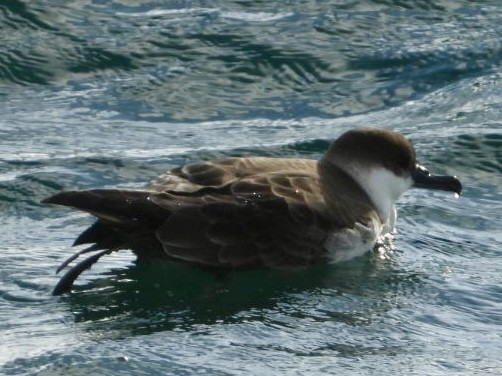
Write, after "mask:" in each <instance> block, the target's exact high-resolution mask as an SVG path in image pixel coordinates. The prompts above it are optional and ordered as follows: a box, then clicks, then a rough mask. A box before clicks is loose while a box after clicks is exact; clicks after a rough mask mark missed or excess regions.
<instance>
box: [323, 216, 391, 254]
mask: <svg viewBox="0 0 502 376" xmlns="http://www.w3.org/2000/svg"><path fill="white" fill-rule="evenodd" d="M395 220H396V211H395V209H394V208H392V210H391V215H390V218H388V220H387V221H386V222H385V223H382V222H380V219H379V218H375V217H372V219H371V220H370V221H369V222H368V223H366V224H363V223H360V222H356V224H355V226H354V227H353V228H345V229H342V230H338V231H335V232H333V233H332V234H331V235H330V236H329V237H328V239H326V242H325V243H324V248H326V250H327V251H328V260H329V262H330V263H332V264H334V263H338V262H342V261H348V260H352V259H353V258H356V257H359V256H362V255H364V254H365V253H367V252H369V251H370V250H372V249H373V248H374V247H375V244H376V243H377V242H378V241H379V240H380V239H382V238H383V237H384V236H385V235H386V234H388V233H390V232H392V231H393V230H394V224H395Z"/></svg>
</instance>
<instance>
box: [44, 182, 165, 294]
mask: <svg viewBox="0 0 502 376" xmlns="http://www.w3.org/2000/svg"><path fill="white" fill-rule="evenodd" d="M154 195H162V193H157V192H149V191H141V190H137V191H135V190H121V189H95V190H88V191H69V192H61V193H58V194H56V195H54V196H51V197H49V198H47V199H45V200H43V201H42V202H43V203H50V204H57V205H63V206H69V207H73V208H76V209H79V210H82V211H85V212H88V213H90V214H92V215H94V216H96V217H97V218H98V220H97V221H96V222H95V223H94V224H93V225H92V226H90V227H89V228H88V229H87V230H85V231H84V232H83V233H82V234H80V235H79V236H78V237H77V239H76V240H75V242H74V244H73V245H74V246H76V245H81V244H89V243H90V244H93V245H91V246H90V247H88V248H85V249H83V250H81V251H79V252H77V253H75V254H73V255H72V256H71V257H70V258H68V259H67V260H66V261H64V262H63V263H62V264H61V266H60V267H59V268H58V269H57V273H58V272H60V271H61V270H62V269H64V268H65V267H66V266H67V265H68V264H70V263H71V262H72V261H73V260H75V259H76V258H77V257H79V256H80V255H82V254H84V253H89V252H95V253H94V254H93V255H92V256H89V257H88V258H86V259H84V260H83V261H81V262H79V263H78V264H77V265H75V266H74V267H72V268H71V269H70V270H68V271H67V272H66V273H65V274H64V275H63V277H61V279H60V280H59V282H58V284H57V285H56V287H55V288H54V290H53V291H52V294H53V295H61V294H63V293H65V292H68V291H70V290H71V287H72V285H73V283H74V282H75V280H76V279H77V278H78V276H79V275H80V274H81V273H82V272H83V271H85V270H86V269H89V268H90V267H91V266H92V265H93V264H94V263H96V262H97V261H98V260H99V259H100V258H101V257H102V256H104V255H105V254H109V253H111V252H113V251H117V250H119V249H121V248H131V249H133V250H134V249H135V248H137V247H145V248H154V249H155V248H156V246H157V244H152V239H154V236H153V233H154V231H155V230H156V229H157V228H158V227H159V226H160V225H161V224H162V223H163V222H164V221H165V220H166V218H167V217H168V216H169V211H168V210H167V209H166V208H162V207H160V206H158V205H156V204H155V203H153V201H154V200H151V199H150V198H151V197H152V196H154ZM153 243H156V242H155V240H154V241H153Z"/></svg>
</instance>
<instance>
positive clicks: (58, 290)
mask: <svg viewBox="0 0 502 376" xmlns="http://www.w3.org/2000/svg"><path fill="white" fill-rule="evenodd" d="M112 251H114V250H112V249H105V250H103V251H101V252H98V253H96V254H94V255H92V256H89V257H88V258H86V259H85V260H82V261H80V262H79V263H78V264H77V265H75V266H74V267H73V268H71V269H70V270H68V271H67V272H66V273H65V275H63V276H62V277H61V279H60V280H59V282H58V283H57V285H56V287H54V290H52V295H62V294H64V293H66V292H70V290H71V287H72V286H73V282H75V280H76V279H77V278H78V276H79V275H80V274H82V272H83V271H84V270H87V269H89V268H90V267H91V266H92V265H93V264H95V263H96V262H97V261H98V260H99V259H100V258H101V257H102V256H104V255H106V254H107V253H111V252H112Z"/></svg>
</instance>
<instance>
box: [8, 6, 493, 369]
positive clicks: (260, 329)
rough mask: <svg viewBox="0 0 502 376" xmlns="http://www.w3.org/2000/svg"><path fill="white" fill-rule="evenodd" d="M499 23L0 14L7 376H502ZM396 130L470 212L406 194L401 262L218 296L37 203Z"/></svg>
mask: <svg viewBox="0 0 502 376" xmlns="http://www.w3.org/2000/svg"><path fill="white" fill-rule="evenodd" d="M501 18H502V4H501V3H500V2H499V1H497V0H493V1H467V0H458V1H457V0H455V1H453V0H442V1H441V0H439V1H428V0H420V1H418V0H417V1H400V0H373V1H363V0H360V1H357V0H352V1H350V0H338V1H313V0H305V1H297V2H294V1H293V2H292V1H276V2H271V1H270V2H269V1H199V2H197V1H176V2H174V1H169V2H167V1H166V2H153V1H128V0H116V1H106V0H100V1H98V0H95V1H91V0H89V1H78V2H77V1H74V2H68V1H57V0H41V1H27V0H26V1H19V0H5V1H1V2H0V30H1V38H0V210H1V216H0V225H1V230H2V231H1V237H0V239H1V246H0V249H1V254H0V374H7V375H10V374H29V375H32V374H38V375H54V374H61V375H63V374H64V375H88V374H96V375H116V374H144V375H147V374H148V375H150V374H151V375H154V374H155V375H157V374H173V375H192V374H210V375H285V374H287V375H328V374H333V375H389V374H396V375H403V374H406V375H412V374H417V375H445V374H452V375H458V374H462V375H471V374H479V375H499V374H501V373H502V355H501V354H502V351H501V349H502V327H501V324H502V318H501V317H502V287H501V286H502V284H501V282H502V231H501V229H502V219H501V218H502V216H501V213H502V181H501V174H502V121H501V114H502V110H501V108H502V107H501V103H502V64H501V57H502V48H501V40H502V23H501V22H500V20H501ZM358 126H378V127H386V128H392V129H396V130H399V131H401V132H403V133H404V134H406V135H407V136H408V137H409V138H410V139H411V140H412V141H413V142H414V144H415V145H416V148H417V150H418V155H419V159H420V161H421V162H422V163H423V164H425V165H427V166H428V167H429V168H430V169H431V170H434V171H436V172H439V173H448V174H454V175H458V176H459V177H460V178H461V180H462V182H463V184H464V195H463V196H462V197H461V198H460V199H455V198H454V197H453V195H450V194H445V193H444V192H438V193H433V194H430V193H429V192H425V191H419V190H417V191H410V192H408V193H407V194H405V195H404V196H403V197H402V199H401V200H400V201H399V208H398V209H399V219H398V234H397V236H396V239H395V242H394V247H395V250H394V252H392V253H389V254H386V255H384V256H385V257H380V256H378V255H368V256H366V257H363V258H360V259H356V260H353V261H352V262H349V263H345V264H339V265H336V266H325V267H318V268H312V269H309V270H305V271H301V272H296V273H280V272H273V271H263V270H262V271H260V270H257V271H247V272H241V273H233V274H231V275H230V276H227V277H226V278H216V277H215V276H214V275H212V274H209V273H207V272H204V271H201V270H194V269H191V268H189V267H187V266H184V265H179V264H174V265H173V264H165V265H152V264H136V263H135V259H134V257H133V256H132V255H131V254H130V253H128V252H121V253H116V254H114V255H111V256H110V257H106V258H104V259H103V260H102V261H101V262H100V263H99V264H97V265H96V266H94V267H93V268H92V269H91V270H90V271H87V272H86V273H84V275H83V276H82V278H81V279H80V280H79V282H78V283H77V286H76V288H75V291H74V292H73V293H72V294H70V295H66V296H62V297H52V296H51V295H50V292H51V289H52V287H53V286H54V285H55V283H56V282H57V276H56V275H55V274H54V271H55V269H56V267H57V266H58V265H59V264H60V262H61V261H63V260H64V259H65V258H66V257H67V256H68V255H69V253H70V252H71V251H72V250H71V249H70V245H71V243H72V241H73V239H74V238H75V236H76V235H77V234H79V233H80V232H81V231H82V230H83V229H84V228H85V227H86V226H87V225H88V224H90V223H91V222H92V219H91V218H89V217H88V216H87V215H85V214H81V213H76V212H72V211H69V210H66V209H64V208H56V207H49V206H44V205H41V204H40V200H42V199H43V198H45V197H47V196H48V195H51V194H53V193H55V192H58V191H60V190H63V189H72V188H90V187H110V186H130V187H139V186H141V185H143V184H144V183H146V182H147V181H148V180H150V179H151V178H153V177H155V176H156V175H157V174H159V173H161V172H163V171H164V170H166V169H168V168H171V167H173V166H176V165H179V164H182V163H186V162H189V161H196V160H201V159H208V158H213V157H218V156H222V155H249V154H256V155H269V156H293V157H294V156H302V157H308V158H318V157H319V156H320V155H321V154H322V152H323V151H324V150H325V149H326V147H327V145H328V143H329V140H331V139H333V138H335V137H337V136H338V135H339V134H341V133H342V132H343V131H345V130H347V129H349V128H353V127H358Z"/></svg>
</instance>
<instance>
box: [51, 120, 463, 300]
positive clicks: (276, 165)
mask: <svg viewBox="0 0 502 376" xmlns="http://www.w3.org/2000/svg"><path fill="white" fill-rule="evenodd" d="M417 166H418V165H417V164H416V161H415V153H414V150H413V147H412V146H411V144H410V143H409V141H408V140H406V139H405V138H404V137H403V136H401V135H400V134H398V133H395V132H391V131H386V130H375V129H365V130H354V131H349V132H347V133H345V134H344V135H342V136H341V137H340V138H339V139H337V140H336V141H335V142H334V143H333V144H332V145H331V147H330V149H329V150H328V152H327V153H326V154H325V155H324V156H323V158H322V159H321V160H319V161H314V160H308V159H285V158H264V157H246V158H225V159H218V160H213V161H206V162H201V163H193V164H188V165H185V166H182V167H178V168H175V169H173V170H172V171H170V172H168V173H166V174H164V175H161V176H159V177H158V178H157V179H155V180H154V181H152V182H151V183H150V184H149V185H147V186H146V187H145V188H144V189H142V190H124V189H96V190H89V191H71V192H62V193H59V194H56V195H54V196H52V197H50V198H49V199H47V200H45V202H48V203H55V204H60V205H65V206H71V207H74V208H77V209H80V210H83V211H87V212H89V213H91V214H93V215H94V216H96V217H97V218H98V220H97V222H96V223H95V224H94V225H93V226H91V227H90V228H89V229H87V230H86V231H84V232H83V233H82V234H81V235H80V236H79V237H78V238H77V240H76V241H75V245H80V244H85V243H89V244H92V245H91V246H90V247H88V248H86V249H84V250H83V251H81V252H79V253H77V254H75V255H74V256H72V257H71V258H70V259H69V260H67V262H65V263H63V265H62V266H63V267H64V266H66V265H67V264H68V263H69V262H71V261H72V260H73V259H74V258H76V257H77V256H79V255H81V254H82V253H87V252H95V253H94V254H93V255H92V256H90V257H88V258H87V259H85V260H84V261H82V262H81V263H79V264H77V265H76V266H75V267H73V268H72V269H70V271H69V272H67V273H66V275H65V276H63V278H62V279H61V281H60V283H59V284H58V286H56V289H55V290H54V293H55V294H59V293H62V292H65V291H68V290H69V289H70V288H71V286H72V284H73V282H74V280H75V279H76V278H77V277H78V275H79V274H80V273H81V272H82V271H83V270H85V269H86V268H88V267H90V265H92V263H94V262H95V261H97V260H98V259H99V257H101V256H102V255H104V254H106V253H110V252H112V251H115V250H119V249H132V250H133V251H134V252H135V253H136V254H137V255H138V257H145V258H168V259H173V260H181V261H185V262H189V263H193V264H197V265H201V266H204V267H215V268H227V269H228V268H230V269H240V268H255V267H268V268H276V269H296V268H300V267H305V266H308V265H312V264H316V263H322V262H339V261H344V260H348V259H351V258H354V257H356V256H359V255H361V254H363V253H365V252H367V251H369V250H370V249H372V248H373V246H374V245H375V243H376V241H377V240H378V238H379V237H380V236H382V235H383V234H385V233H387V232H389V231H391V230H392V229H393V226H394V221H395V208H394V202H395V201H396V200H397V198H398V197H399V195H400V194H401V193H403V192H404V191H405V190H406V189H408V188H410V187H411V186H412V185H413V184H414V182H415V180H416V179H415V176H414V175H413V174H414V173H415V172H417V171H418V172H420V171H425V172H424V173H423V174H422V175H424V176H425V177H424V176H422V178H424V179H426V178H427V179H428V178H429V177H431V176H430V175H429V174H428V172H427V171H426V170H420V169H419V168H418V167H417ZM417 176H418V175H417ZM439 178H440V179H444V181H440V182H439V183H437V182H436V185H437V186H435V187H433V188H436V189H443V190H453V191H458V193H460V183H459V182H458V180H456V179H455V178H452V177H439ZM457 183H458V184H457Z"/></svg>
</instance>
